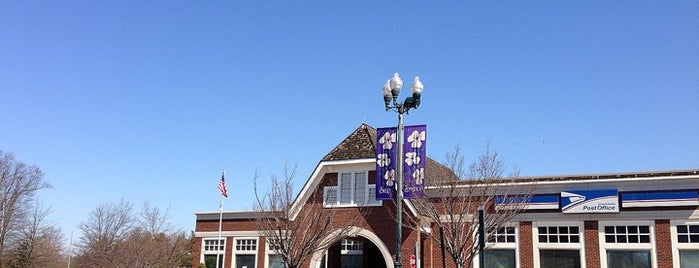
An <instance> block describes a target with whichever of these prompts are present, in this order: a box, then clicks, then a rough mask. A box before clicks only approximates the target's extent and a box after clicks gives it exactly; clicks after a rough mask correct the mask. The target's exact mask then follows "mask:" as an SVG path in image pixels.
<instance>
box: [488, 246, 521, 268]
mask: <svg viewBox="0 0 699 268" xmlns="http://www.w3.org/2000/svg"><path fill="white" fill-rule="evenodd" d="M516 262H517V260H516V258H515V250H514V249H489V250H486V251H485V252H483V265H484V266H485V267H488V268H515V267H516V266H515V264H516Z"/></svg>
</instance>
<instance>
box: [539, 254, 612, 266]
mask: <svg viewBox="0 0 699 268" xmlns="http://www.w3.org/2000/svg"><path fill="white" fill-rule="evenodd" d="M539 261H540V262H541V268H580V251H579V250H539ZM610 267H614V266H610Z"/></svg>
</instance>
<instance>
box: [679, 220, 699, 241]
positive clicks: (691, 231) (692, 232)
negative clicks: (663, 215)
mask: <svg viewBox="0 0 699 268" xmlns="http://www.w3.org/2000/svg"><path fill="white" fill-rule="evenodd" d="M677 242H679V243H699V225H686V224H683V225H677Z"/></svg>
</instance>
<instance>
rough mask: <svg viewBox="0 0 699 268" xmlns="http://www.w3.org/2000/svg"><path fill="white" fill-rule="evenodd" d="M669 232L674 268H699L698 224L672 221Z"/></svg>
mask: <svg viewBox="0 0 699 268" xmlns="http://www.w3.org/2000/svg"><path fill="white" fill-rule="evenodd" d="M670 231H671V233H672V249H673V252H672V254H673V261H674V267H680V268H699V223H697V222H696V221H694V222H687V221H673V225H672V227H671V229H670Z"/></svg>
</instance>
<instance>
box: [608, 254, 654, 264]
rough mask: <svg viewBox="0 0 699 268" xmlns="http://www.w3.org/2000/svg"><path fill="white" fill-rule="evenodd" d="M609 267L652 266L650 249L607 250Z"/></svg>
mask: <svg viewBox="0 0 699 268" xmlns="http://www.w3.org/2000/svg"><path fill="white" fill-rule="evenodd" d="M607 267H614V268H650V267H651V266H650V251H648V250H607Z"/></svg>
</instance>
